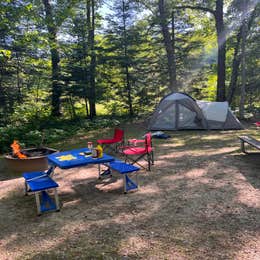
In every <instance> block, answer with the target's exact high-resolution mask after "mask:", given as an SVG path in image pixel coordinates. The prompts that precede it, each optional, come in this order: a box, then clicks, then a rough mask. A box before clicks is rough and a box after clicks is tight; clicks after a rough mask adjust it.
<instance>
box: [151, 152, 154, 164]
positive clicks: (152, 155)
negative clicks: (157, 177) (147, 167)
mask: <svg viewBox="0 0 260 260" xmlns="http://www.w3.org/2000/svg"><path fill="white" fill-rule="evenodd" d="M151 159H152V165H154V154H153V151H152V152H151Z"/></svg>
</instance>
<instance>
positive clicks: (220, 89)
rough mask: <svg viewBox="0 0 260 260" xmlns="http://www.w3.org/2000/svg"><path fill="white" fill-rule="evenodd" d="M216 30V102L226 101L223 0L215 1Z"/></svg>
mask: <svg viewBox="0 0 260 260" xmlns="http://www.w3.org/2000/svg"><path fill="white" fill-rule="evenodd" d="M215 18H216V29H217V41H218V61H217V74H218V79H217V98H216V101H225V100H226V94H225V91H226V88H225V80H226V32H225V28H224V18H223V0H216V11H215Z"/></svg>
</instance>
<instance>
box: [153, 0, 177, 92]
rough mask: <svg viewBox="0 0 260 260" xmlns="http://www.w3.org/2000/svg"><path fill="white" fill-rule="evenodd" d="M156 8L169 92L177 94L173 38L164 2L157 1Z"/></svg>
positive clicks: (162, 0) (161, 0)
mask: <svg viewBox="0 0 260 260" xmlns="http://www.w3.org/2000/svg"><path fill="white" fill-rule="evenodd" d="M158 8H159V21H160V25H161V30H162V34H163V40H164V45H165V49H166V53H167V64H168V74H169V80H170V82H169V89H170V90H171V92H173V91H175V92H177V91H178V86H177V80H176V62H175V53H174V52H175V49H174V43H175V39H174V38H172V39H171V35H170V32H169V28H168V21H167V14H166V8H165V1H164V0H159V1H158ZM172 21H174V16H172ZM172 25H173V28H172V32H174V22H173V23H172ZM173 35H174V34H173Z"/></svg>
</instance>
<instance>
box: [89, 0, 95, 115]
mask: <svg viewBox="0 0 260 260" xmlns="http://www.w3.org/2000/svg"><path fill="white" fill-rule="evenodd" d="M91 14H92V17H91V26H90V28H89V48H90V68H89V86H90V93H89V94H90V95H89V116H90V119H93V118H94V117H95V116H96V84H95V74H96V53H95V1H94V0H91Z"/></svg>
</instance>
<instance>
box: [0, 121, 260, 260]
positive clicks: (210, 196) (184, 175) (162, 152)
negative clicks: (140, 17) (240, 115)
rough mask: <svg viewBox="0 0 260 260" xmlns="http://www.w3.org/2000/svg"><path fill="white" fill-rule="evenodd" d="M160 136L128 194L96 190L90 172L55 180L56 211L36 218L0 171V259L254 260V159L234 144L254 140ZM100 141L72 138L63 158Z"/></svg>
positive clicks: (233, 134) (104, 186)
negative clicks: (147, 164)
mask: <svg viewBox="0 0 260 260" xmlns="http://www.w3.org/2000/svg"><path fill="white" fill-rule="evenodd" d="M125 129H127V137H129V138H131V137H132V138H133V137H135V138H139V137H140V136H142V135H143V133H144V132H145V128H144V125H143V124H141V123H140V124H129V125H126V126H125ZM109 131H110V132H111V133H112V131H113V129H110V130H109ZM167 133H169V134H170V135H171V138H170V139H166V140H164V139H154V140H153V143H154V146H155V165H154V166H153V167H152V171H151V172H146V171H144V170H140V172H139V185H140V189H139V190H138V191H137V192H134V193H130V194H127V195H123V194H122V182H121V179H120V178H116V177H113V178H112V179H109V178H108V179H104V180H98V179H97V170H96V168H95V166H93V167H86V168H84V167H82V168H74V169H69V170H57V171H56V172H55V175H54V178H55V181H57V182H58V183H59V185H60V187H59V190H58V192H59V196H60V200H61V202H62V204H63V205H62V208H61V211H60V212H54V213H48V214H44V215H42V216H41V217H37V216H36V214H35V201H34V197H32V196H26V197H25V196H23V179H22V177H21V175H17V174H16V175H15V174H12V173H8V172H7V171H6V169H4V168H2V169H0V180H1V181H0V230H1V233H0V251H1V256H0V258H1V259H247V260H248V259H259V255H260V160H259V157H260V154H252V155H245V154H243V153H242V152H241V151H240V142H239V140H238V138H237V136H238V135H251V136H254V137H255V138H256V139H258V140H260V132H259V130H256V129H255V128H254V129H253V127H252V128H251V129H249V130H243V131H179V132H167ZM105 135H109V134H108V133H107V129H102V130H100V131H99V132H98V133H97V132H96V133H94V132H91V133H87V134H86V135H85V136H76V137H75V138H73V139H71V140H68V141H67V143H66V145H67V147H65V149H71V148H76V147H82V146H84V145H86V143H87V141H88V140H96V139H98V138H100V137H101V136H105ZM55 148H57V149H58V148H59V147H55ZM2 165H3V164H2V162H1V167H2Z"/></svg>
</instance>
